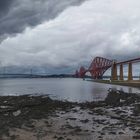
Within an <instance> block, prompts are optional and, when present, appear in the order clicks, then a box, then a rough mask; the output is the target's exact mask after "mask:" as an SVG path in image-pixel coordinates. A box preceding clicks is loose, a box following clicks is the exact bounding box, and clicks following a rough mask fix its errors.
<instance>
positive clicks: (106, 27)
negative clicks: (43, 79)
mask: <svg viewBox="0 0 140 140" xmlns="http://www.w3.org/2000/svg"><path fill="white" fill-rule="evenodd" d="M139 6H140V1H139V0H134V1H133V2H132V0H117V1H113V0H104V1H102V0H90V1H87V2H85V3H83V4H82V5H81V6H78V7H70V8H68V9H66V10H65V11H64V12H63V13H62V14H61V15H59V16H58V17H57V18H55V19H54V20H51V21H48V22H47V21H46V22H44V23H42V24H41V25H39V26H36V27H35V28H34V29H31V28H27V29H26V30H25V31H24V32H23V33H21V34H18V35H17V36H15V37H11V38H10V37H9V38H7V39H6V40H5V41H3V42H2V44H1V45H0V58H1V61H2V62H3V65H48V66H52V67H59V66H60V67H61V66H63V67H67V66H70V67H71V66H79V65H80V64H81V63H86V62H90V60H91V58H93V57H95V56H98V55H99V56H104V57H109V58H112V59H116V58H121V59H124V58H129V57H138V55H139V53H140V47H139V45H140V27H139V23H140V9H139ZM126 50H127V51H126Z"/></svg>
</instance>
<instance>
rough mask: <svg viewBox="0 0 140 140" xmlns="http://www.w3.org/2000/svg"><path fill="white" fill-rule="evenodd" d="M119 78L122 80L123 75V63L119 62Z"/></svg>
mask: <svg viewBox="0 0 140 140" xmlns="http://www.w3.org/2000/svg"><path fill="white" fill-rule="evenodd" d="M120 80H121V81H123V80H124V77H123V64H120Z"/></svg>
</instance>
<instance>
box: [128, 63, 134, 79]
mask: <svg viewBox="0 0 140 140" xmlns="http://www.w3.org/2000/svg"><path fill="white" fill-rule="evenodd" d="M130 80H133V76H132V63H131V62H130V63H129V64H128V81H130Z"/></svg>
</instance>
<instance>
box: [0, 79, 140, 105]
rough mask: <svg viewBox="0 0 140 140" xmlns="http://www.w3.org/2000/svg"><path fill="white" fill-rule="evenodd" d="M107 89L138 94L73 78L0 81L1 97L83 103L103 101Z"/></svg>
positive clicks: (116, 86)
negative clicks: (30, 96)
mask: <svg viewBox="0 0 140 140" xmlns="http://www.w3.org/2000/svg"><path fill="white" fill-rule="evenodd" d="M109 88H115V89H118V90H123V91H125V92H131V93H132V92H133V93H136V92H137V93H140V89H138V88H131V87H124V86H118V85H109V84H102V83H94V82H90V81H83V80H82V79H74V78H65V79H63V78H62V79H60V78H54V79H53V78H52V79H51V78H49V79H45V78H44V79H43V78H42V79H41V78H33V79H28V78H27V79H26V78H21V79H19V78H17V79H0V95H2V96H3V95H24V94H34V95H39V94H43V95H48V94H49V95H50V96H51V97H52V98H55V99H56V98H57V99H61V100H65V99H66V100H69V101H81V102H85V101H95V100H96V101H97V100H103V99H105V97H106V96H107V92H108V89H109Z"/></svg>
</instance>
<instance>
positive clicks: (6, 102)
mask: <svg viewBox="0 0 140 140" xmlns="http://www.w3.org/2000/svg"><path fill="white" fill-rule="evenodd" d="M0 121H1V123H0V139H1V140H26V139H28V140H114V139H115V140H133V139H140V96H139V95H138V94H134V93H124V92H122V91H113V90H110V91H109V93H108V96H107V97H106V99H105V100H104V101H98V102H84V103H78V102H68V101H60V100H53V99H51V98H50V97H49V96H32V95H24V96H1V97H0Z"/></svg>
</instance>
